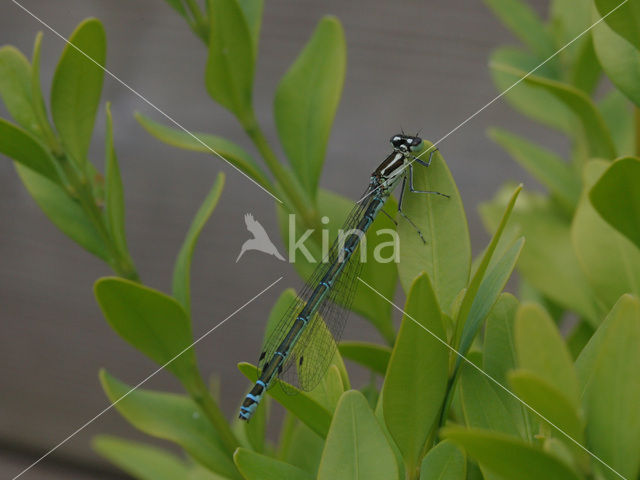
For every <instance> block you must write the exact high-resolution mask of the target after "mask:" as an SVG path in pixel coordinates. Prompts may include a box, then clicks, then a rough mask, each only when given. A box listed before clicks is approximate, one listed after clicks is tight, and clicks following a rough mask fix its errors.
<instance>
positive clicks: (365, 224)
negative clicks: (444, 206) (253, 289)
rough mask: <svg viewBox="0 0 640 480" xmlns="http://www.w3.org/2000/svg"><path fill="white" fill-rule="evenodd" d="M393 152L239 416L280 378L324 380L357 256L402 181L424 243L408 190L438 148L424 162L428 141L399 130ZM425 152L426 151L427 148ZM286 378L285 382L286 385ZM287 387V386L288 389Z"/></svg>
mask: <svg viewBox="0 0 640 480" xmlns="http://www.w3.org/2000/svg"><path fill="white" fill-rule="evenodd" d="M391 145H392V146H393V151H392V152H391V154H389V156H388V157H387V158H386V159H385V160H384V161H383V162H382V163H381V164H380V166H379V167H378V168H377V169H376V170H375V171H374V172H373V173H372V174H371V178H370V181H369V185H368V186H367V189H366V191H365V193H364V194H363V195H362V196H361V197H360V200H359V201H358V202H357V203H356V205H355V206H354V207H353V210H352V211H351V213H350V214H349V216H348V217H347V220H346V221H345V223H344V226H343V228H342V231H343V232H345V235H343V236H340V235H339V236H338V238H337V239H336V241H335V242H334V243H333V245H332V247H331V249H330V250H329V253H328V255H327V257H326V258H325V259H324V261H323V262H322V263H320V264H319V265H318V267H316V269H315V271H314V273H313V275H312V276H311V278H310V279H309V281H307V283H306V284H305V287H304V288H303V289H302V292H301V293H300V295H299V296H298V297H297V299H296V300H295V301H294V302H293V303H292V304H291V306H290V307H289V308H288V309H287V312H286V313H285V314H284V315H283V317H282V318H281V320H280V321H279V322H278V323H277V324H276V325H275V327H274V328H273V330H272V331H271V333H270V334H269V336H268V338H267V339H266V341H265V344H264V349H263V350H262V352H261V354H260V358H259V360H258V368H259V377H258V380H257V382H256V384H255V385H254V386H253V388H252V389H251V391H250V392H249V393H248V394H247V396H246V397H245V399H244V401H243V402H242V406H241V407H240V418H241V419H243V420H249V418H251V415H253V413H254V411H255V409H256V408H257V407H258V404H259V403H260V400H261V399H262V396H263V395H264V393H265V391H266V390H267V389H268V388H269V387H271V386H272V385H273V384H274V383H275V380H276V378H279V379H280V380H282V382H281V385H283V387H285V385H286V384H289V385H293V386H295V387H299V388H301V389H302V390H306V391H310V390H313V388H314V387H315V386H316V385H317V384H318V383H319V382H320V380H321V379H322V377H323V376H324V374H325V372H326V370H327V368H328V367H329V364H330V363H331V360H332V358H333V355H334V352H335V348H336V342H337V341H338V340H339V339H340V336H341V335H342V331H343V329H344V325H345V322H346V319H347V316H348V313H349V306H350V305H351V302H352V300H353V295H354V293H355V290H356V284H357V277H358V274H359V271H360V267H361V266H362V263H361V262H360V261H358V260H355V259H354V257H356V255H354V254H355V252H356V251H357V249H358V247H359V245H360V241H361V239H362V236H363V235H364V234H365V233H366V231H367V230H368V229H369V227H370V226H371V224H372V223H373V221H374V219H375V218H376V216H377V215H378V214H379V213H380V212H381V211H382V212H383V213H386V212H384V211H383V210H382V207H383V205H384V203H385V201H386V200H387V198H388V197H389V195H391V192H392V191H393V190H394V188H395V187H396V186H397V185H398V184H399V183H400V180H402V186H401V188H400V199H399V201H398V212H399V213H400V215H401V216H402V217H403V218H405V219H406V220H407V221H408V222H409V223H410V224H411V225H412V226H413V228H415V230H416V232H417V234H418V235H420V238H421V239H422V241H423V242H425V240H424V237H423V235H422V233H421V232H420V230H419V229H418V227H417V226H416V225H415V223H414V222H413V221H412V220H411V219H410V218H409V217H407V216H406V215H405V213H404V212H403V211H402V201H403V198H404V195H405V191H406V190H407V188H406V187H407V186H408V190H409V191H410V192H412V193H433V194H437V195H442V196H444V197H448V195H445V194H443V193H440V192H435V191H426V190H416V189H415V188H414V185H413V166H414V165H413V164H414V162H417V163H418V164H420V165H422V166H424V167H428V166H429V165H430V164H431V158H432V156H433V154H434V153H435V149H434V148H433V147H431V149H432V150H431V152H430V154H429V159H428V160H427V161H423V160H420V158H419V157H417V156H415V155H414V153H416V152H418V151H420V150H422V149H423V148H424V144H423V142H422V139H421V138H420V137H417V136H409V135H405V134H398V135H394V136H393V137H391ZM425 153H426V152H425ZM407 180H408V185H407ZM283 382H285V383H283ZM285 388H287V387H285Z"/></svg>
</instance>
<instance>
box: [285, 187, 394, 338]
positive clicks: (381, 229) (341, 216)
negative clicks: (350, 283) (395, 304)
mask: <svg viewBox="0 0 640 480" xmlns="http://www.w3.org/2000/svg"><path fill="white" fill-rule="evenodd" d="M352 208H353V201H352V200H348V199H347V198H345V197H342V196H340V195H337V194H335V193H332V192H329V191H328V190H324V189H320V190H319V191H318V202H317V211H318V215H320V216H326V217H327V219H328V223H327V224H326V225H324V224H323V225H324V231H325V232H326V233H327V240H326V243H327V244H328V245H329V246H330V245H331V243H329V242H332V241H333V239H335V238H336V237H337V235H338V230H339V229H340V228H341V227H342V225H343V223H344V221H345V220H346V218H347V215H348V214H349V211H350V210H351V209H352ZM384 210H385V211H386V212H387V213H389V214H390V215H392V216H393V215H395V212H396V210H397V204H396V202H395V200H394V199H393V198H389V199H388V200H387V203H386V204H385V207H384ZM277 213H278V222H279V225H280V231H281V233H282V237H283V239H284V242H285V245H286V246H287V251H288V252H289V259H290V260H292V261H294V266H295V268H296V270H297V271H298V273H299V274H300V276H301V277H302V278H303V279H305V280H306V279H309V278H310V277H311V275H312V274H313V272H314V270H315V268H316V267H317V266H318V262H320V261H321V259H322V258H323V255H322V245H321V243H322V241H323V240H322V239H319V238H317V237H319V236H320V235H318V236H313V235H311V234H310V235H307V236H305V235H306V233H305V232H306V231H307V227H305V226H302V225H301V224H300V223H298V222H297V221H296V220H297V219H298V217H299V216H298V215H294V216H290V212H288V211H287V210H285V209H284V207H281V206H279V207H278V210H277ZM387 229H388V230H387ZM391 231H394V233H395V225H394V224H393V222H392V221H391V220H390V219H389V218H388V217H387V216H386V215H384V214H382V213H381V214H379V215H378V217H377V218H376V219H375V221H374V222H373V224H372V225H371V227H369V230H368V231H367V233H366V235H365V236H364V237H363V238H364V239H366V243H365V242H364V241H363V242H361V245H360V249H362V248H365V247H366V256H365V257H364V258H366V259H367V262H366V263H365V264H364V265H363V267H362V270H361V271H360V277H361V278H362V279H363V280H364V281H365V282H367V283H368V284H369V285H371V286H372V287H374V288H375V289H376V290H378V291H379V292H380V293H381V294H382V295H384V297H386V298H393V296H394V293H395V291H396V285H397V275H398V271H397V268H396V264H395V263H394V261H393V260H394V256H393V254H394V249H393V248H391V247H392V246H394V245H395V242H394V239H395V238H396V237H394V236H393V235H392V234H391V233H390V232H391ZM292 239H294V241H295V242H296V245H297V246H296V248H295V251H294V245H293V244H292V243H291V240H292ZM396 251H397V249H396ZM307 253H308V255H309V256H310V258H307V257H306V255H307ZM360 254H361V252H360V250H358V252H357V253H356V255H360ZM377 258H380V259H382V260H384V262H378V261H372V260H373V259H377ZM354 260H355V259H354ZM355 288H356V292H355V298H354V300H353V304H352V305H351V307H350V308H351V310H353V311H354V312H356V313H359V314H360V315H362V316H364V317H365V318H367V319H368V320H370V321H371V323H372V324H373V325H374V326H375V327H376V328H377V329H378V331H379V332H380V333H381V335H382V336H383V337H384V339H385V340H387V342H389V343H392V342H393V339H394V337H395V331H394V329H393V324H392V322H391V305H390V304H389V302H387V301H386V300H385V299H384V298H382V297H380V295H378V294H377V293H375V292H374V291H372V290H371V289H370V288H368V287H367V286H366V285H364V284H362V282H358V284H357V285H356V286H355Z"/></svg>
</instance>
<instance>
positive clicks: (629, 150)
mask: <svg viewBox="0 0 640 480" xmlns="http://www.w3.org/2000/svg"><path fill="white" fill-rule="evenodd" d="M631 106H632V104H631V102H630V101H629V99H628V98H627V97H625V96H624V95H623V94H622V93H621V92H620V90H617V89H615V88H612V89H611V90H610V91H609V92H608V93H607V94H606V95H605V96H604V97H603V98H602V100H600V102H598V110H600V114H601V115H602V118H603V119H604V121H605V123H606V124H607V126H608V127H609V131H610V132H611V136H612V137H613V142H614V143H615V145H616V150H617V151H618V155H621V156H628V155H633V154H634V153H635V147H636V145H635V140H636V139H635V125H634V118H633V110H632V108H631Z"/></svg>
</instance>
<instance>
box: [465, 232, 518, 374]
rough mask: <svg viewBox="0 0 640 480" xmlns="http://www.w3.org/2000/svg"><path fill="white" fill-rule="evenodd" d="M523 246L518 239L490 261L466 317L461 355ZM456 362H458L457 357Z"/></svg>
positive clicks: (467, 348) (491, 305)
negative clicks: (500, 255)
mask: <svg viewBox="0 0 640 480" xmlns="http://www.w3.org/2000/svg"><path fill="white" fill-rule="evenodd" d="M523 246H524V238H523V237H520V238H519V239H517V240H516V241H515V242H513V244H512V245H511V246H510V247H509V249H508V250H507V251H506V252H505V253H504V254H503V255H502V257H500V258H499V259H494V260H492V263H491V264H490V266H489V269H488V270H487V274H486V276H485V277H484V278H483V279H482V282H481V283H480V288H479V289H478V293H477V295H476V296H475V298H474V299H473V303H472V304H471V308H470V310H469V315H468V316H467V317H466V322H465V323H464V328H463V330H462V335H461V337H460V346H459V350H460V352H462V353H463V354H465V355H466V353H467V352H468V351H469V348H471V343H472V342H473V339H474V338H475V337H476V335H477V334H478V331H479V330H480V327H481V326H482V323H483V322H484V320H485V318H487V315H488V314H489V312H490V311H491V308H492V307H493V305H494V303H495V302H496V300H497V299H498V296H499V295H500V293H501V292H502V289H503V288H504V286H505V285H506V284H507V280H509V277H510V276H511V273H512V272H513V269H514V268H515V266H516V262H517V261H518V257H519V256H520V252H521V251H522V247H523ZM457 362H458V363H459V362H460V358H459V357H458V359H457Z"/></svg>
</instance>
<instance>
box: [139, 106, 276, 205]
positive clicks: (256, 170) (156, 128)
mask: <svg viewBox="0 0 640 480" xmlns="http://www.w3.org/2000/svg"><path fill="white" fill-rule="evenodd" d="M135 117H136V120H138V123H140V125H142V126H143V128H144V129H145V130H146V131H147V132H149V133H150V134H151V135H153V136H154V137H156V138H157V139H158V140H160V141H161V142H164V143H166V144H167V145H171V146H173V147H177V148H182V149H184V150H192V151H194V152H202V153H210V154H213V155H216V154H217V155H216V156H220V157H222V159H223V160H225V161H227V162H229V163H230V164H231V165H233V166H234V167H236V168H237V169H238V170H240V171H241V172H243V173H245V174H247V175H248V176H249V178H252V179H253V180H255V181H256V182H258V184H259V185H261V186H263V187H264V188H265V189H267V191H269V192H271V193H273V187H272V185H271V181H270V180H269V178H268V177H267V176H266V175H265V174H264V172H263V171H262V169H261V168H260V167H259V166H258V164H257V163H256V162H255V161H254V160H253V158H251V155H249V154H248V153H247V152H246V151H244V150H243V149H242V148H241V147H239V146H238V145H236V144H235V143H233V142H230V141H229V140H225V139H224V138H222V137H216V136H215V135H209V134H207V133H198V132H195V133H193V132H192V133H187V132H185V131H182V130H178V129H175V128H171V127H167V126H165V125H162V124H161V123H158V122H155V121H153V120H151V119H150V118H149V117H146V116H145V115H143V114H141V113H136V114H135Z"/></svg>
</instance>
